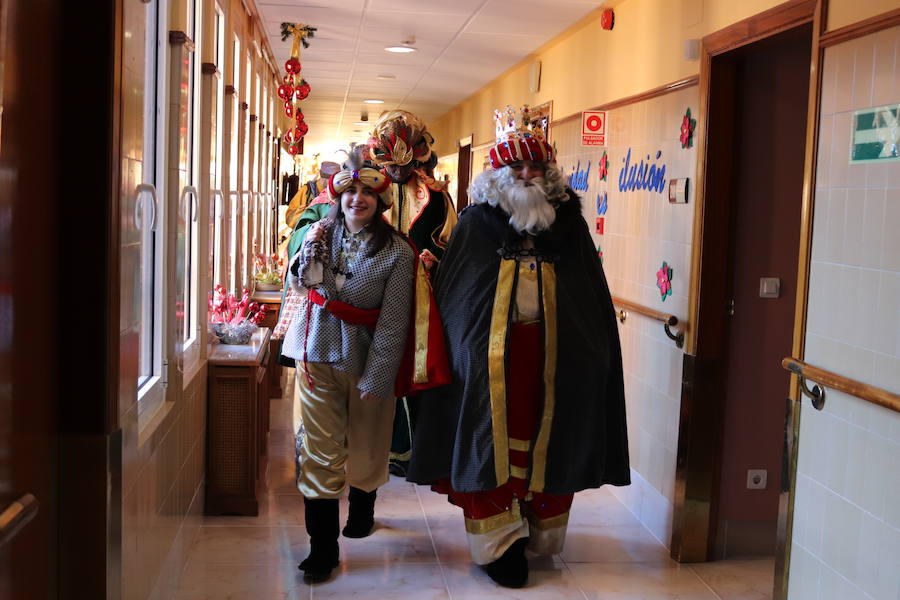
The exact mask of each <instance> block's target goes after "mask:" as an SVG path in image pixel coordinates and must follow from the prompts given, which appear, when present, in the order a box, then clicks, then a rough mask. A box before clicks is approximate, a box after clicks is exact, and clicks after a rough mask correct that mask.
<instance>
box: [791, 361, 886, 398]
mask: <svg viewBox="0 0 900 600" xmlns="http://www.w3.org/2000/svg"><path fill="white" fill-rule="evenodd" d="M781 366H782V367H784V368H785V369H787V370H788V371H790V372H791V373H793V374H794V375H797V377H799V378H800V390H801V391H802V392H803V393H804V394H805V395H807V396H809V397H810V398H811V399H812V400H813V406H814V407H815V408H817V409H818V410H822V407H823V406H825V390H823V389H821V388H819V386H818V385H817V386H813V389H812V390H809V389H807V387H806V380H807V379H810V380H812V381H815V382H816V383H818V384H820V385H823V386H826V387H830V388H831V389H834V390H838V391H839V392H844V393H845V394H850V395H851V396H855V397H857V398H859V399H860V400H865V401H866V402H870V403H872V404H877V405H878V406H883V407H884V408H888V409H890V410H893V411H894V412H900V396H898V395H897V394H894V393H892V392H889V391H887V390H883V389H881V388H878V387H875V386H873V385H869V384H867V383H863V382H861V381H857V380H855V379H850V378H849V377H844V376H843V375H838V374H837V373H832V372H831V371H826V370H825V369H820V368H819V367H814V366H812V365H809V364H806V363H805V362H803V361H801V360H798V359H796V358H794V357H792V356H787V357H785V358H784V360H782V361H781Z"/></svg>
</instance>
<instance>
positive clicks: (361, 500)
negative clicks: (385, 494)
mask: <svg viewBox="0 0 900 600" xmlns="http://www.w3.org/2000/svg"><path fill="white" fill-rule="evenodd" d="M377 493H378V490H372V491H371V492H364V491H362V490H361V489H359V488H355V487H352V486H351V487H350V494H349V500H350V515H349V516H348V517H347V526H346V527H344V530H343V534H344V537H348V538H364V537H368V536H369V535H370V534H371V533H372V529H373V528H374V527H375V496H376V494H377Z"/></svg>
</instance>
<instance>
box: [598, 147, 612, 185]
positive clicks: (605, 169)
mask: <svg viewBox="0 0 900 600" xmlns="http://www.w3.org/2000/svg"><path fill="white" fill-rule="evenodd" d="M597 173H599V174H600V181H606V175H607V174H608V173H609V157H608V156H607V155H606V150H604V151H603V156H601V157H600V166H599V167H598V168H597Z"/></svg>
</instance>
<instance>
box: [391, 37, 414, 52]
mask: <svg viewBox="0 0 900 600" xmlns="http://www.w3.org/2000/svg"><path fill="white" fill-rule="evenodd" d="M415 43H416V38H415V37H413V36H410V37H409V38H407V39H405V40H403V41H402V42H400V43H399V44H397V45H396V46H387V47H386V48H385V49H384V50H385V52H401V53H403V52H415V51H416V50H418V48H416V47H415V46H414V44H415Z"/></svg>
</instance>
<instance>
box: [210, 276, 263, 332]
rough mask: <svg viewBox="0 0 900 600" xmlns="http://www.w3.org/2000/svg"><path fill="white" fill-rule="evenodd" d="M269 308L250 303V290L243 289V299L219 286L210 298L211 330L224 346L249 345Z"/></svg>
mask: <svg viewBox="0 0 900 600" xmlns="http://www.w3.org/2000/svg"><path fill="white" fill-rule="evenodd" d="M267 311H268V306H266V305H265V304H258V303H256V302H251V301H250V290H248V289H247V288H244V289H243V292H242V295H241V299H240V300H238V299H237V298H235V297H234V294H229V293H228V292H227V291H226V290H225V286H222V285H217V286H216V287H215V288H214V289H213V293H212V294H210V296H209V324H210V329H212V332H213V333H214V334H215V335H216V337H217V338H218V340H219V341H220V342H222V343H223V344H247V343H249V342H250V338H251V337H253V334H254V332H256V329H257V327H258V326H259V324H260V323H262V321H263V319H264V318H265V316H266V312H267Z"/></svg>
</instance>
